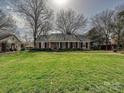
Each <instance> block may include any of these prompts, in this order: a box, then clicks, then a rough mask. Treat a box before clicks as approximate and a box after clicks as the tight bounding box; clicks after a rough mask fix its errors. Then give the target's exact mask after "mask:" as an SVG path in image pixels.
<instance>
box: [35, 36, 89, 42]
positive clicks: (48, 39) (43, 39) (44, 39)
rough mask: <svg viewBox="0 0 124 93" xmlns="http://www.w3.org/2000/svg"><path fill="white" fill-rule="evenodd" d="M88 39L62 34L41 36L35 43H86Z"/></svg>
mask: <svg viewBox="0 0 124 93" xmlns="http://www.w3.org/2000/svg"><path fill="white" fill-rule="evenodd" d="M87 40H88V39H87V38H86V37H85V36H84V35H77V36H75V35H63V34H51V35H48V36H43V35H41V36H40V37H39V38H38V39H37V42H65V41H69V42H81V41H87Z"/></svg>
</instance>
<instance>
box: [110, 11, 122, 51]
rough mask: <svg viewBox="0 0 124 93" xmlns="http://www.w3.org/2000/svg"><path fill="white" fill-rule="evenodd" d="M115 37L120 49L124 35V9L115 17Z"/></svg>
mask: <svg viewBox="0 0 124 93" xmlns="http://www.w3.org/2000/svg"><path fill="white" fill-rule="evenodd" d="M112 28H113V34H112V35H113V38H114V39H115V41H116V42H117V46H118V47H117V48H118V49H120V48H121V47H120V46H121V45H122V42H123V35H124V11H122V12H117V13H116V15H115V16H114V18H113V27H112Z"/></svg>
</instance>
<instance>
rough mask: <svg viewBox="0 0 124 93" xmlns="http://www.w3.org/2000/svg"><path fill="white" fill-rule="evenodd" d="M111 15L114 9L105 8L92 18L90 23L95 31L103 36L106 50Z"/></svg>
mask: <svg viewBox="0 0 124 93" xmlns="http://www.w3.org/2000/svg"><path fill="white" fill-rule="evenodd" d="M113 15H114V11H111V10H106V11H103V12H102V13H100V14H98V15H96V16H95V17H94V18H93V19H92V24H93V26H94V27H95V28H96V30H97V32H98V33H100V34H102V35H103V37H104V38H105V44H106V50H107V46H108V44H109V42H110V38H111V32H112V18H113Z"/></svg>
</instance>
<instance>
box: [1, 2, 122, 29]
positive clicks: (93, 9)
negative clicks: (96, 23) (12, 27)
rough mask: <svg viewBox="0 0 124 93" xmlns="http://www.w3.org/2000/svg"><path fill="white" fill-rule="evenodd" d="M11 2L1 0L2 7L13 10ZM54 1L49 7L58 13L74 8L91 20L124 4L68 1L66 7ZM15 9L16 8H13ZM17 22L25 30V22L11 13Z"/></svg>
mask: <svg viewBox="0 0 124 93" xmlns="http://www.w3.org/2000/svg"><path fill="white" fill-rule="evenodd" d="M9 1H11V0H0V7H2V8H3V9H6V8H7V9H9V8H11V6H10V3H9ZM53 1H54V0H48V2H49V6H50V7H51V8H52V9H54V10H55V11H58V10H59V9H62V8H66V9H68V8H72V9H74V10H76V11H77V12H79V13H82V14H84V15H85V17H87V18H89V19H90V18H91V17H93V16H94V15H96V14H97V13H99V12H102V11H103V10H106V9H114V8H115V7H117V6H119V5H122V4H124V0H68V3H67V4H66V5H61V6H60V5H57V4H55V3H53ZM13 8H14V7H13ZM11 14H12V15H13V16H14V18H15V20H16V21H17V25H18V26H19V28H24V22H23V19H22V18H21V17H19V16H18V15H17V14H16V13H11Z"/></svg>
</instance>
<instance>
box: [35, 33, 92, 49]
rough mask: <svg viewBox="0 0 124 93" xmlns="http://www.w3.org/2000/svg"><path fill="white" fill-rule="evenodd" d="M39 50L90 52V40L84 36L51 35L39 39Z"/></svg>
mask: <svg viewBox="0 0 124 93" xmlns="http://www.w3.org/2000/svg"><path fill="white" fill-rule="evenodd" d="M37 48H39V49H53V50H54V49H55V50H58V49H82V50H90V40H89V39H87V38H86V37H85V36H83V35H77V36H75V35H63V34H50V35H47V36H43V35H41V36H40V37H39V38H38V39H37Z"/></svg>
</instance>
